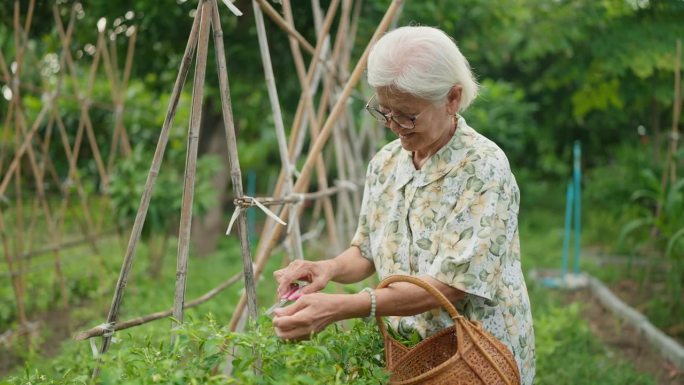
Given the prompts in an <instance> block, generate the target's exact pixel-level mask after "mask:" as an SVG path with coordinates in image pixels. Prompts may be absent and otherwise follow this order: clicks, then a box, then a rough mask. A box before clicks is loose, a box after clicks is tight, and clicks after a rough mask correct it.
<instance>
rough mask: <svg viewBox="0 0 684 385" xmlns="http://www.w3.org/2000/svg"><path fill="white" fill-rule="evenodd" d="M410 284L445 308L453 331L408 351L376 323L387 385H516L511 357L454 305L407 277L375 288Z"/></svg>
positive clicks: (515, 368)
mask: <svg viewBox="0 0 684 385" xmlns="http://www.w3.org/2000/svg"><path fill="white" fill-rule="evenodd" d="M394 282H410V283H413V284H415V285H417V286H420V287H422V288H423V289H425V290H427V291H428V292H429V293H430V294H432V295H433V296H434V297H435V298H437V300H438V301H439V303H440V304H441V305H442V306H443V307H444V308H446V310H447V311H448V312H449V314H450V315H451V318H452V319H453V320H454V325H453V326H450V327H448V328H446V329H444V330H442V331H440V332H438V333H437V334H434V335H432V336H430V337H428V338H426V339H425V340H423V341H421V342H420V343H418V344H417V345H416V346H414V347H413V348H407V347H405V346H404V345H403V344H401V343H400V342H399V341H397V340H395V339H394V338H392V337H391V336H390V335H389V334H388V333H387V330H386V329H385V324H384V322H383V320H382V318H380V317H376V319H377V321H378V326H379V327H380V332H381V333H382V335H383V337H384V342H385V362H386V365H387V369H388V370H389V372H390V373H391V376H390V382H389V383H390V384H392V385H400V384H401V385H408V384H429V385H438V384H439V385H441V384H444V385H446V384H449V385H499V384H502V385H503V384H506V385H519V384H520V373H519V372H518V365H517V364H516V362H515V358H514V357H513V354H512V353H511V351H510V350H509V349H508V347H506V345H504V344H503V343H502V342H501V341H499V340H497V339H496V338H495V337H494V336H492V335H491V334H489V333H488V332H487V331H485V330H484V329H483V328H482V327H481V326H480V324H479V323H477V322H473V321H470V320H468V319H467V318H465V317H463V316H462V315H460V314H459V313H458V311H457V310H456V308H455V307H454V305H453V304H452V303H451V302H449V300H448V299H447V298H446V297H445V296H444V295H443V294H442V293H441V292H440V291H439V290H437V289H435V288H434V287H433V286H432V285H430V284H429V283H427V282H425V281H423V280H421V279H419V278H415V277H411V276H406V275H393V276H390V277H388V278H386V279H385V280H383V281H382V282H380V284H379V285H378V288H379V289H380V288H383V287H387V286H388V285H390V284H392V283H394Z"/></svg>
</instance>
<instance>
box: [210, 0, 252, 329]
mask: <svg viewBox="0 0 684 385" xmlns="http://www.w3.org/2000/svg"><path fill="white" fill-rule="evenodd" d="M210 3H211V6H212V11H213V12H212V22H211V24H212V28H213V30H214V49H215V51H216V66H217V72H218V78H219V91H220V93H221V112H222V115H223V126H224V129H225V130H226V144H227V147H228V163H229V165H230V177H231V181H232V184H233V192H234V194H235V196H236V197H242V196H243V189H242V172H241V171H240V159H239V158H238V151H237V141H236V139H235V124H234V121H233V107H232V104H231V99H230V83H229V79H228V70H227V68H226V54H225V49H224V46H223V30H222V29H221V20H220V19H219V13H218V5H217V4H216V0H211V1H210ZM237 222H238V234H239V236H240V251H241V254H242V268H243V277H244V280H245V293H244V294H243V296H246V299H247V310H248V314H249V317H250V318H251V319H252V320H253V321H256V319H257V302H256V285H255V282H254V279H255V275H254V271H253V265H252V264H253V262H252V256H251V251H250V247H249V237H248V235H249V234H248V231H247V216H246V215H245V213H244V212H241V213H240V215H238V219H237Z"/></svg>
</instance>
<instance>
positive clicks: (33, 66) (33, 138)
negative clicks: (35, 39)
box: [0, 0, 135, 331]
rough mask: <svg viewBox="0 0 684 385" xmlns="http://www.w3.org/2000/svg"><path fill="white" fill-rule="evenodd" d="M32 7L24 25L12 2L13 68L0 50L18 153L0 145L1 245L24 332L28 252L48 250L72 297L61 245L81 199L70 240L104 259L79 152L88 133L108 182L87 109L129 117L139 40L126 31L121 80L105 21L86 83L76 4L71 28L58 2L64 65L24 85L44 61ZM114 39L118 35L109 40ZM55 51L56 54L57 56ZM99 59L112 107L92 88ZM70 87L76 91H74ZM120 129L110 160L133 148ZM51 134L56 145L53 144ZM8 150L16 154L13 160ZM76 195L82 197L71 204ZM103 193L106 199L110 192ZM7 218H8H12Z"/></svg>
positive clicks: (5, 136) (63, 293) (7, 130)
mask: <svg viewBox="0 0 684 385" xmlns="http://www.w3.org/2000/svg"><path fill="white" fill-rule="evenodd" d="M34 9H35V0H31V1H30V2H29V4H28V9H27V11H26V17H25V20H24V22H23V23H22V22H21V17H20V15H21V7H20V2H19V1H15V2H14V14H13V20H14V22H13V25H14V38H15V40H14V44H15V52H14V57H13V58H11V59H13V60H11V61H9V63H11V64H12V67H11V71H10V68H9V66H8V65H7V63H8V61H7V60H6V59H5V56H4V55H3V53H2V52H0V79H1V80H2V82H4V83H5V84H6V86H7V87H8V88H9V89H10V90H11V97H10V98H9V103H8V104H9V105H8V109H7V114H6V118H5V119H4V125H3V127H4V131H3V132H2V134H1V136H0V139H1V140H2V143H4V144H7V143H9V142H10V141H11V140H12V138H13V140H14V151H13V153H11V152H8V151H7V149H8V148H9V146H5V145H2V146H0V175H2V177H1V178H0V197H2V198H3V199H2V200H3V202H2V203H0V242H1V244H2V248H1V249H0V251H1V252H2V254H3V256H4V260H5V262H6V264H7V269H8V271H7V274H6V275H8V276H9V277H10V281H11V284H12V289H13V291H14V296H15V303H16V307H17V319H18V321H19V331H22V330H26V325H28V316H27V314H26V308H25V303H24V299H25V295H26V285H25V281H24V276H25V275H26V274H27V273H29V272H31V271H33V270H34V267H32V266H27V263H28V261H29V258H30V257H35V256H36V255H38V254H41V253H46V252H48V253H52V255H53V260H54V261H53V263H54V274H55V279H56V281H57V282H58V286H59V290H60V298H61V301H62V302H61V306H63V307H66V306H67V302H68V298H69V295H68V291H67V290H66V285H65V280H66V278H65V276H64V272H63V270H62V265H63V264H62V257H61V255H60V251H61V249H62V247H64V246H66V245H65V242H64V241H63V235H64V233H65V231H66V228H65V219H66V217H67V215H69V214H70V212H69V211H70V210H71V211H72V212H73V210H74V209H75V208H76V207H75V205H76V204H78V206H79V208H80V210H81V212H82V213H83V218H82V220H81V218H77V222H78V224H79V225H80V231H81V232H82V234H83V238H82V239H80V240H78V241H77V242H74V240H73V239H70V240H68V241H67V242H66V244H69V245H71V244H74V243H83V241H85V243H87V244H88V245H89V246H90V248H91V250H92V252H93V253H94V255H95V256H98V258H100V261H101V258H102V256H101V255H100V253H99V250H98V246H97V237H98V235H100V234H102V233H103V230H102V227H103V224H104V223H103V218H104V217H103V216H100V218H99V219H98V220H97V221H96V220H94V218H93V215H92V214H91V211H90V207H89V204H88V194H87V193H86V191H85V188H84V186H83V181H82V179H81V176H80V174H79V171H78V168H77V165H78V162H79V153H80V152H81V149H82V147H83V145H84V143H83V139H84V136H86V138H87V141H88V145H89V150H90V152H91V154H93V158H94V160H95V162H96V163H97V171H98V176H99V178H100V179H101V180H102V181H106V180H107V178H108V176H107V175H108V173H107V172H106V170H105V169H104V163H103V162H102V159H101V155H100V148H99V146H98V144H97V141H96V140H95V135H94V128H93V125H92V122H91V121H90V117H89V116H90V112H89V111H90V109H91V108H93V107H95V106H94V104H97V106H96V107H98V108H102V107H103V106H104V108H107V109H110V110H113V111H117V112H120V113H121V114H123V111H124V93H123V91H124V90H125V88H126V86H127V81H128V78H129V76H130V72H131V67H132V59H133V54H134V43H135V29H134V28H133V27H131V29H130V32H131V33H130V34H129V35H128V36H129V42H128V43H129V45H128V52H127V57H126V65H125V68H124V73H123V75H122V80H120V79H119V77H118V76H116V74H115V69H116V68H117V67H118V65H117V64H116V61H115V59H114V58H111V57H110V55H109V51H110V50H111V49H114V47H107V44H106V40H107V39H106V38H105V30H104V25H102V26H101V27H100V26H98V32H99V33H98V42H97V46H96V48H95V51H94V52H93V53H92V57H93V60H92V63H91V64H90V68H89V69H88V71H87V74H88V76H87V79H86V84H85V86H83V85H82V84H81V83H82V82H81V81H79V79H78V76H77V74H76V61H75V60H74V59H73V57H72V56H71V44H72V40H73V32H74V28H75V21H76V6H74V7H73V8H72V10H71V13H70V17H69V21H68V24H67V26H66V27H65V26H64V23H63V22H62V17H61V15H60V13H59V11H58V9H57V7H54V8H53V16H54V19H55V25H56V26H57V27H58V32H59V40H60V42H61V45H62V50H61V53H60V54H59V55H58V56H59V59H58V60H57V59H56V61H57V62H58V63H59V68H60V70H59V71H58V72H57V73H52V74H51V75H42V74H41V78H43V83H44V84H43V86H42V87H35V86H32V85H30V84H24V83H22V79H23V78H24V75H25V74H26V77H31V76H34V75H35V74H34V73H32V72H31V71H37V70H39V69H40V68H41V66H40V65H38V64H37V63H38V62H39V60H40V59H39V58H37V57H36V54H35V52H32V50H30V49H29V48H28V36H29V33H30V30H31V24H32V18H33V12H34ZM110 40H112V39H111V38H110ZM55 56H57V55H56V54H55ZM101 64H102V65H103V66H104V67H105V72H106V78H107V80H108V81H109V83H110V84H111V85H112V86H113V87H116V90H117V93H114V92H113V93H112V103H111V107H110V106H108V105H106V104H105V105H103V103H101V102H100V101H98V102H96V103H93V101H92V90H93V85H94V83H95V79H96V77H97V74H98V69H99V68H100V67H101V66H102V65H101ZM67 84H68V86H69V87H71V88H68V87H67ZM70 90H73V91H74V92H75V93H76V95H75V96H74V95H72V94H70V93H69V92H70ZM24 91H25V92H26V94H28V95H35V96H37V97H41V98H42V108H41V110H40V111H39V112H38V113H37V114H36V113H32V112H30V111H29V110H28V108H27V107H26V106H25V105H24V100H23V98H22V95H23V93H24ZM60 101H68V102H73V101H76V102H77V104H78V105H79V106H80V107H79V109H80V117H79V119H78V121H79V124H78V128H77V129H76V130H75V131H77V132H76V134H75V140H74V141H73V143H71V140H70V139H69V133H71V134H73V133H74V130H71V131H70V129H71V128H72V127H69V126H67V125H66V124H65V122H64V120H63V117H62V113H61V105H60ZM12 130H13V132H12ZM41 130H44V134H41ZM114 132H115V134H114V137H117V136H118V137H119V138H120V139H116V140H113V141H112V142H114V141H116V142H117V146H116V147H114V146H112V149H111V150H110V159H112V160H114V159H116V156H117V154H119V155H120V154H123V155H126V154H127V153H130V145H129V144H128V136H127V133H126V128H125V127H124V125H123V121H122V120H120V119H118V120H117V121H116V127H115V130H114ZM72 136H73V135H72ZM53 137H54V138H55V139H54V140H56V141H57V143H53ZM55 148H57V149H59V150H61V151H62V154H63V156H65V157H66V160H67V163H68V171H67V174H66V175H63V176H60V175H58V172H57V170H56V167H55V166H54V163H53V161H54V159H53V157H52V156H51V154H50V153H49V150H50V149H53V151H54V149H55ZM59 150H58V151H59ZM8 155H9V156H11V159H10V158H9V156H8ZM53 155H54V154H53ZM6 161H8V162H6ZM26 163H28V164H29V170H30V174H29V175H28V177H27V176H23V175H22V170H23V169H24V168H26ZM26 182H31V183H33V184H35V186H36V189H37V194H36V195H31V194H29V193H27V192H26V191H24V190H26V187H25V185H26ZM48 184H53V185H54V186H57V190H58V192H59V196H60V197H61V201H60V202H57V203H51V200H50V199H48ZM12 185H13V187H14V189H13V193H12V194H9V191H11V190H10V187H11V186H12ZM74 192H75V193H76V195H77V197H78V199H76V200H75V202H74V203H71V202H70V201H71V198H72V195H73V194H74ZM104 192H105V198H106V189H105V190H104ZM55 205H57V207H56V208H55V207H53V206H55ZM8 206H9V207H10V208H11V210H9V211H8V210H6V208H7V207H8ZM27 208H28V211H29V212H28V218H27V215H26V214H27V213H26V209H27ZM8 215H9V217H8ZM41 215H42V217H41ZM8 218H9V220H10V222H8ZM37 225H41V226H45V227H46V228H47V235H48V238H47V241H48V242H49V245H48V246H47V247H45V248H43V249H42V250H43V251H40V250H37V249H35V248H34V245H36V244H42V243H44V242H45V240H44V239H40V238H36V234H35V233H36V232H35V231H34V230H33V229H34V228H36V227H38V226H37ZM10 230H11V231H10ZM12 241H13V242H12ZM38 267H41V266H38ZM35 270H37V269H35ZM101 272H102V271H100V273H101ZM100 278H102V277H100Z"/></svg>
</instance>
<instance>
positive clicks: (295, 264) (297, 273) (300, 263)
mask: <svg viewBox="0 0 684 385" xmlns="http://www.w3.org/2000/svg"><path fill="white" fill-rule="evenodd" d="M334 264H335V262H334V260H331V259H328V260H324V261H315V262H314V261H306V260H300V259H298V260H295V261H292V262H291V263H290V264H289V265H288V266H287V267H286V268H284V269H280V270H276V271H275V272H274V273H273V276H274V277H275V279H276V281H278V297H279V298H280V297H282V296H283V295H285V293H287V291H288V290H289V289H290V288H291V287H290V284H292V283H294V282H297V281H306V282H309V285H307V286H305V287H303V288H302V289H301V291H300V293H301V294H309V293H315V292H317V291H319V290H322V289H323V288H325V285H327V284H328V282H329V281H330V280H331V279H332V277H333V269H334Z"/></svg>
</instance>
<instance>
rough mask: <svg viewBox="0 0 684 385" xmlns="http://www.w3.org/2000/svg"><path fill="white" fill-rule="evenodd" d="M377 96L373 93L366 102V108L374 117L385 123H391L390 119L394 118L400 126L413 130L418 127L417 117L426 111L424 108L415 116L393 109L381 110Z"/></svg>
mask: <svg viewBox="0 0 684 385" xmlns="http://www.w3.org/2000/svg"><path fill="white" fill-rule="evenodd" d="M375 96H376V95H373V97H371V98H370V100H368V103H366V107H365V108H366V111H368V113H369V114H371V116H372V117H373V118H375V120H377V121H378V122H380V123H383V124H389V123H390V120H392V121H393V122H394V123H396V124H397V125H398V126H399V127H401V128H403V129H405V130H413V129H414V128H416V119H418V116H420V114H422V113H423V111H425V110H423V111H421V112H420V113H418V115H413V116H410V115H404V114H395V113H394V112H391V111H390V112H388V113H384V112H382V111H380V108H379V107H380V105H379V104H378V102H377V100H375Z"/></svg>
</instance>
